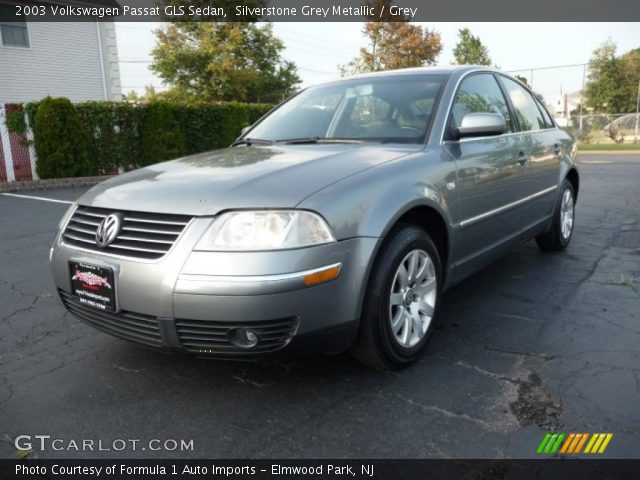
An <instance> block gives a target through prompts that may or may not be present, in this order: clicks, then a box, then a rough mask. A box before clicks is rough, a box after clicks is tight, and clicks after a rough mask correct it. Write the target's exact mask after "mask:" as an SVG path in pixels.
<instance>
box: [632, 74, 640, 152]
mask: <svg viewBox="0 0 640 480" xmlns="http://www.w3.org/2000/svg"><path fill="white" fill-rule="evenodd" d="M638 123H640V80H638V102H637V103H636V133H635V135H634V137H633V143H638Z"/></svg>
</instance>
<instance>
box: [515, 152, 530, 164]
mask: <svg viewBox="0 0 640 480" xmlns="http://www.w3.org/2000/svg"><path fill="white" fill-rule="evenodd" d="M528 161H529V157H527V156H526V155H525V154H524V152H520V153H518V165H520V166H521V167H522V166H524V164H525V163H527V162H528Z"/></svg>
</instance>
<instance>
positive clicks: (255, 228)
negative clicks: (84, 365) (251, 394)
mask: <svg viewBox="0 0 640 480" xmlns="http://www.w3.org/2000/svg"><path fill="white" fill-rule="evenodd" d="M245 130H246V131H244V132H243V134H242V135H241V136H240V138H239V139H238V140H237V141H236V142H235V143H234V144H233V145H231V146H230V147H229V148H226V149H222V150H217V151H213V152H206V153H201V154H198V155H193V156H189V157H184V158H179V159H177V160H174V161H170V162H164V163H159V164H156V165H152V166H149V167H146V168H142V169H139V170H136V171H133V172H130V173H127V174H125V175H120V176H116V177H113V178H111V179H109V180H107V181H106V182H104V183H101V184H99V185H97V186H95V187H93V188H92V189H90V190H89V191H88V192H87V193H85V194H84V195H83V196H82V197H81V198H80V199H78V201H77V202H76V203H75V204H74V205H73V206H72V207H71V208H70V209H69V211H68V212H67V213H66V214H65V216H64V218H63V219H62V221H61V222H60V232H59V234H58V235H57V238H56V239H55V244H54V246H53V248H52V251H51V265H52V268H53V274H54V278H55V282H56V284H57V286H58V289H59V290H58V291H59V294H60V298H61V300H62V302H63V303H64V305H65V306H66V308H67V309H68V310H69V311H70V312H72V313H73V314H74V315H75V316H77V317H78V318H80V319H81V320H83V321H85V322H86V323H88V324H90V325H92V326H94V327H95V328H98V329H100V330H103V331H105V332H107V333H110V334H112V335H115V336H117V337H121V338H124V339H127V340H131V341H134V342H137V343H140V344H144V345H147V346H151V347H156V348H161V349H166V350H175V351H182V352H186V353H190V354H194V355H199V356H209V357H215V358H246V357H248V356H251V357H264V356H268V355H277V354H291V353H294V352H298V353H310V352H339V351H345V350H350V351H351V352H352V353H353V354H354V355H355V356H356V357H357V358H358V359H360V360H361V361H362V362H364V363H366V364H368V365H372V366H375V367H379V368H398V367H402V366H404V365H407V364H410V363H411V362H413V361H415V360H416V359H417V358H418V356H419V354H420V353H421V352H422V351H423V350H424V348H425V345H426V343H427V341H428V339H429V336H430V334H431V332H432V330H433V326H434V323H435V322H436V320H437V316H438V311H439V309H440V303H441V302H440V299H441V298H442V293H443V292H444V291H445V290H446V289H447V288H448V287H450V286H452V285H453V284H455V283H456V282H459V281H460V280H462V279H464V278H465V277H467V276H469V275H471V274H472V273H474V272H476V271H478V270H479V269H480V268H482V267H484V266H485V265H487V264H488V263H489V262H491V261H492V260H494V259H496V258H497V257H499V256H500V255H502V254H504V253H505V252H507V251H508V250H509V249H511V248H513V247H514V246H516V245H518V244H520V243H522V242H524V241H527V240H529V239H531V238H535V240H536V242H537V243H538V245H539V246H540V247H541V248H542V249H543V250H551V251H558V250H562V249H564V248H565V247H566V246H567V245H568V243H569V241H570V240H571V234H572V231H573V225H574V206H575V203H576V198H577V194H578V188H579V177H578V171H577V168H576V162H575V155H576V146H575V143H574V141H573V140H572V138H571V137H570V136H569V135H568V134H567V133H565V132H564V131H563V130H561V129H559V128H558V126H557V125H556V123H555V122H554V120H553V118H552V117H551V115H549V112H548V111H547V110H546V108H545V107H544V105H542V103H541V102H540V101H539V100H538V98H537V97H536V95H535V94H533V93H532V92H531V91H530V90H529V89H528V88H527V86H526V85H523V84H522V83H520V82H518V81H517V80H515V79H513V78H511V77H509V76H507V75H504V74H502V73H500V72H498V71H494V70H491V69H487V68H479V67H470V66H464V67H451V68H420V69H409V70H400V71H393V72H384V73H376V74H370V75H363V76H358V77H351V78H347V79H344V80H339V81H336V82H332V83H328V84H325V85H320V86H315V87H311V88H308V89H306V90H303V91H301V92H300V93H298V94H297V95H295V96H293V97H292V98H291V99H289V100H287V101H286V102H284V103H283V104H281V105H280V106H278V107H277V108H275V109H274V110H272V111H271V112H270V113H269V114H267V115H265V116H264V117H263V118H262V119H261V120H259V121H258V122H257V123H256V124H254V125H252V126H251V127H249V128H248V129H245Z"/></svg>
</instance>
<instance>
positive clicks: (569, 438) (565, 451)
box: [560, 433, 576, 453]
mask: <svg viewBox="0 0 640 480" xmlns="http://www.w3.org/2000/svg"><path fill="white" fill-rule="evenodd" d="M575 436H576V434H575V433H570V434H569V436H568V437H567V441H566V442H564V445H562V449H561V450H560V453H567V450H568V449H569V445H571V442H573V439H574V438H575Z"/></svg>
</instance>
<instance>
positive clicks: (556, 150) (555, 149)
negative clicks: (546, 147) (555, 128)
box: [553, 143, 562, 157]
mask: <svg viewBox="0 0 640 480" xmlns="http://www.w3.org/2000/svg"><path fill="white" fill-rule="evenodd" d="M553 153H554V155H555V156H556V157H559V156H560V154H561V153H562V150H560V145H558V144H557V143H556V144H555V145H554V146H553Z"/></svg>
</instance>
